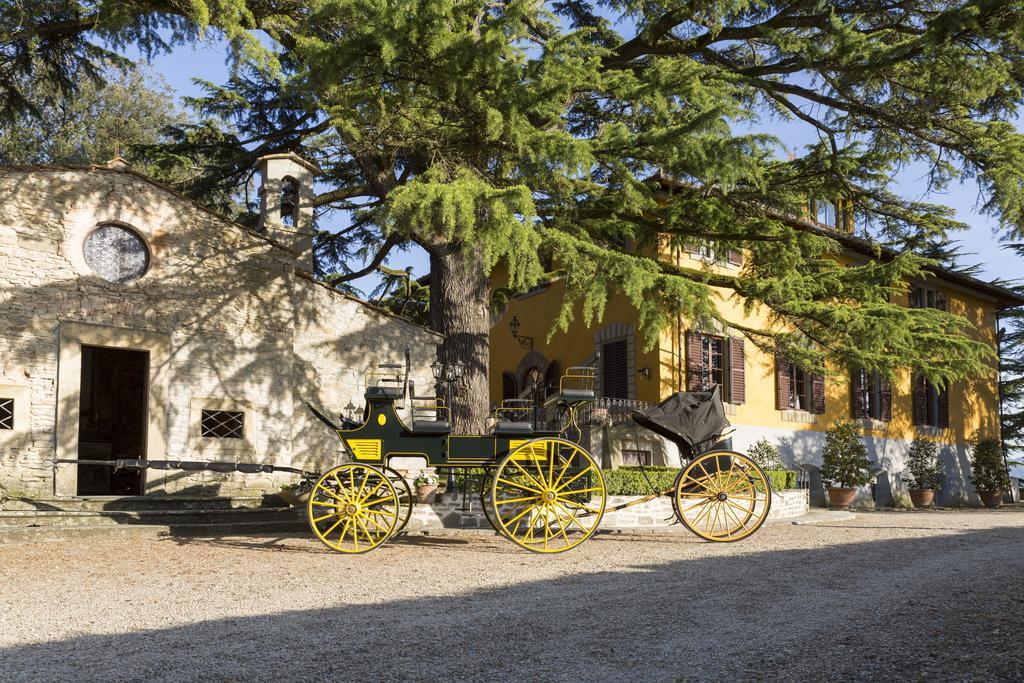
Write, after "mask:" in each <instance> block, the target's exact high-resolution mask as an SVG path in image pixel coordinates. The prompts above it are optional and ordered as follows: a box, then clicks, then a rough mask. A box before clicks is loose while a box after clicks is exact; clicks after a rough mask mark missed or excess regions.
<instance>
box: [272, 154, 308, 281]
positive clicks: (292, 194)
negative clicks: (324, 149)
mask: <svg viewBox="0 0 1024 683" xmlns="http://www.w3.org/2000/svg"><path fill="white" fill-rule="evenodd" d="M258 161H259V170H260V183H261V184H260V222H259V227H258V230H259V232H260V233H262V234H264V235H266V236H267V237H270V238H271V239H273V240H276V241H277V242H280V243H281V244H283V245H284V246H286V247H288V248H289V249H291V250H292V251H294V252H295V254H296V257H295V260H296V263H295V265H297V266H298V267H300V268H302V269H304V270H307V271H312V270H313V181H314V179H315V178H316V175H317V174H318V173H319V172H320V169H319V168H318V167H317V166H316V164H313V163H311V162H309V161H306V160H305V159H303V158H302V157H300V156H299V155H298V154H294V153H292V152H284V153H280V154H268V155H266V156H262V157H260V158H259V160H258Z"/></svg>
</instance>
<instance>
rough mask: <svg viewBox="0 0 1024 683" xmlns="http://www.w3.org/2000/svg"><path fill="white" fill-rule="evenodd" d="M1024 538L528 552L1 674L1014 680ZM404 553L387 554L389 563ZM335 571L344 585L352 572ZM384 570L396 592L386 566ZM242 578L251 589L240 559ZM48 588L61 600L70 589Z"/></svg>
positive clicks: (9, 667)
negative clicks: (743, 549) (368, 595)
mask: <svg viewBox="0 0 1024 683" xmlns="http://www.w3.org/2000/svg"><path fill="white" fill-rule="evenodd" d="M846 528H848V527H846ZM410 540H411V539H410ZM430 540H431V542H432V541H433V540H434V539H430ZM622 542H628V541H624V540H620V539H615V538H614V537H603V538H599V539H595V540H594V541H593V544H594V547H595V549H596V550H597V551H598V554H599V555H600V549H601V547H602V546H604V545H605V544H606V543H609V544H610V543H622ZM1022 544H1024V528H1021V527H1009V526H1008V527H1000V528H995V529H988V530H984V531H972V532H964V533H956V532H954V533H949V534H947V535H933V536H930V537H927V538H912V539H899V540H882V541H874V542H865V543H852V544H839V543H837V544H836V545H832V546H826V547H818V548H814V549H796V550H785V551H782V550H778V551H772V550H769V551H759V552H754V553H749V554H740V555H735V554H732V555H728V556H725V555H723V554H716V553H718V552H719V548H721V546H711V545H709V546H708V547H707V551H706V555H705V556H704V557H701V558H695V559H690V560H681V561H673V562H667V563H663V564H657V565H653V566H636V567H633V568H630V569H627V570H620V571H602V572H596V573H576V571H575V570H574V564H575V562H574V561H573V560H572V558H571V557H568V556H566V557H562V558H552V559H551V561H553V562H562V563H563V564H562V566H563V567H564V569H565V574H564V575H563V576H561V577H559V578H557V579H554V580H544V581H530V582H521V583H515V577H516V572H517V570H518V567H519V566H520V565H521V564H525V563H522V562H517V561H515V560H510V562H509V564H508V570H507V572H508V573H507V577H508V579H509V581H511V582H513V583H512V585H507V586H502V587H497V588H486V589H480V590H476V591H473V592H470V593H467V594H462V595H458V596H454V597H424V598H420V599H403V600H394V601H390V602H389V601H386V600H385V601H383V602H380V603H376V604H353V605H343V606H335V607H325V608H323V609H318V610H313V611H296V612H284V613H270V614H262V615H259V616H254V617H241V618H228V619H216V620H210V621H204V622H198V623H193V624H188V625H185V626H175V627H169V628H166V629H156V630H147V631H141V632H135V633H128V634H116V635H84V636H80V637H75V638H70V639H67V640H62V641H59V642H50V643H42V644H33V645H25V646H19V647H11V648H6V649H0V672H2V673H0V677H2V678H5V679H8V680H47V681H52V680H103V681H120V680H147V681H148V680H196V679H202V680H218V681H220V680H246V681H249V680H295V679H300V678H301V679H308V680H314V679H315V680H330V679H334V680H356V679H359V680H372V681H378V680H386V681H407V680H434V679H437V678H438V677H441V678H452V679H457V680H479V681H484V680H486V681H502V680H520V681H522V680H541V679H543V680H564V681H575V680H581V679H585V680H596V681H603V680H630V681H641V680H645V681H646V680H658V681H663V680H707V679H719V680H721V679H726V678H736V679H740V680H752V679H759V680H787V681H788V680H809V679H814V680H827V679H837V680H892V679H897V678H899V679H907V680H925V679H928V678H934V679H935V680H951V679H954V680H968V679H969V680H981V679H985V680H998V679H1006V678H1013V677H1015V672H1016V668H1015V666H1016V665H1015V663H1014V662H1013V658H1012V657H1011V656H1010V654H1009V653H1012V652H1015V651H1016V650H1017V647H1018V645H1019V643H1018V637H1019V634H1020V633H1021V628H1022V626H1024V619H1022V617H1021V616H1020V615H1021V612H1022V611H1024V604H1022V603H1021V598H1020V597H1019V596H1018V593H1019V591H1018V590H1017V586H1019V584H1018V583H1017V581H1018V580H1019V577H1020V576H1021V573H1022V571H1024V553H1022V552H1021V548H1022V547H1024V545H1022ZM640 548H642V546H641V545H638V550H639V549H640ZM396 550H397V548H396ZM520 555H521V554H520ZM401 557H402V555H401V553H399V552H395V553H394V561H395V562H400V561H401ZM636 559H637V562H642V560H643V558H642V557H637V558H636ZM338 560H339V562H346V561H358V559H356V558H338ZM254 561H258V556H254ZM339 566H340V565H339ZM465 571H467V572H468V571H472V568H471V567H469V566H467V567H466V569H465ZM338 576H339V587H338V595H339V596H343V595H344V585H343V583H341V582H342V581H343V580H344V578H343V577H345V576H346V572H345V570H344V568H343V567H342V568H340V569H339V573H338ZM489 578H493V577H489ZM376 580H377V581H379V587H380V591H381V595H382V596H386V594H387V591H388V576H387V573H386V570H382V572H381V574H380V576H379V578H378V579H376ZM238 581H239V583H240V584H243V585H244V582H245V570H244V567H240V568H239V576H238ZM154 590H159V586H156V585H155V586H154ZM251 590H253V591H262V592H270V591H274V590H275V588H274V586H273V585H253V586H251ZM1015 596H1016V597H1015ZM53 597H54V600H53V605H54V609H59V608H60V596H59V595H55V596H53ZM339 599H340V598H339ZM196 600H197V601H201V600H202V595H201V593H197V595H196ZM68 618H72V619H73V618H76V615H68Z"/></svg>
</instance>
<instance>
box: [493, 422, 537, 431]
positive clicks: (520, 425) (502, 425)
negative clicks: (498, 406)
mask: <svg viewBox="0 0 1024 683" xmlns="http://www.w3.org/2000/svg"><path fill="white" fill-rule="evenodd" d="M494 433H495V434H502V435H520V434H533V423H532V422H518V421H516V422H513V421H511V420H498V423H497V424H496V425H494Z"/></svg>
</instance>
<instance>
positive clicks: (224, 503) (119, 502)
mask: <svg viewBox="0 0 1024 683" xmlns="http://www.w3.org/2000/svg"><path fill="white" fill-rule="evenodd" d="M284 506H285V503H284V501H283V500H281V498H280V497H279V496H220V497H209V496H176V495H172V496H83V497H81V498H33V499H23V498H11V499H8V500H4V501H3V502H2V505H0V510H2V511H16V512H17V511H35V510H38V511H64V512H102V511H107V510H113V511H145V510H197V511H206V510H234V509H247V510H249V509H254V508H279V507H284Z"/></svg>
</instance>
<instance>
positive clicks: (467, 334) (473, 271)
mask: <svg viewBox="0 0 1024 683" xmlns="http://www.w3.org/2000/svg"><path fill="white" fill-rule="evenodd" d="M489 301H490V282H489V280H488V277H487V273H485V272H484V267H483V257H482V254H481V252H480V250H479V249H475V248H473V249H467V250H465V251H463V250H461V249H459V248H458V247H456V246H453V245H445V246H442V247H436V248H433V249H431V250H430V323H431V327H433V328H434V330H436V331H437V332H440V333H441V334H443V335H445V342H444V344H443V345H442V347H441V361H442V362H444V363H462V364H463V365H464V366H465V376H464V377H463V379H462V381H461V382H459V383H457V384H456V386H455V391H454V393H455V396H454V400H453V404H454V405H452V407H451V408H452V422H453V424H452V431H453V432H454V433H456V434H483V433H485V432H486V431H487V416H488V413H489V412H490V411H489V409H488V408H489V406H490V397H489V391H488V384H487V366H488V363H489V360H490V353H489V348H490V340H489V337H488V335H489V334H490V315H489V311H488V303H489Z"/></svg>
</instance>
